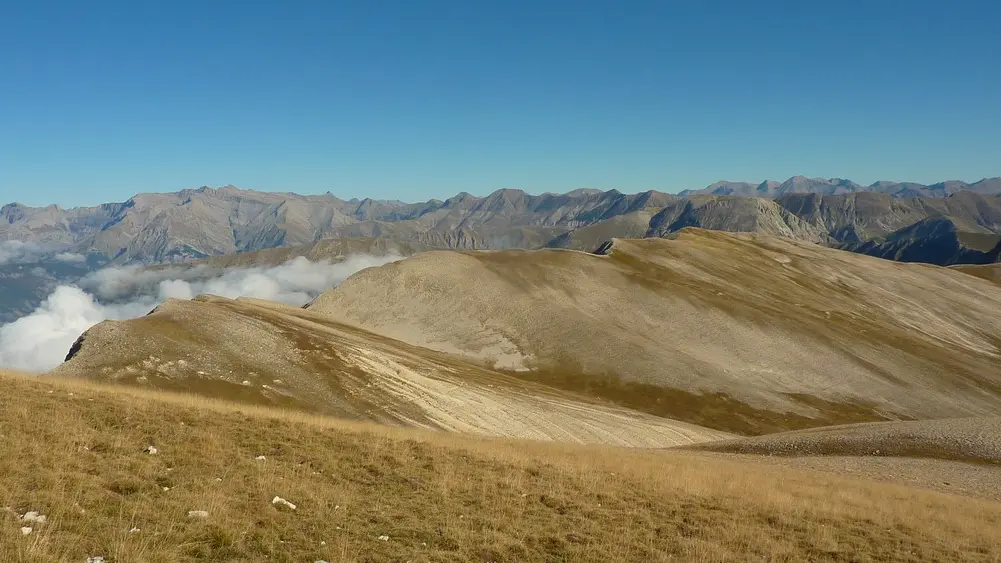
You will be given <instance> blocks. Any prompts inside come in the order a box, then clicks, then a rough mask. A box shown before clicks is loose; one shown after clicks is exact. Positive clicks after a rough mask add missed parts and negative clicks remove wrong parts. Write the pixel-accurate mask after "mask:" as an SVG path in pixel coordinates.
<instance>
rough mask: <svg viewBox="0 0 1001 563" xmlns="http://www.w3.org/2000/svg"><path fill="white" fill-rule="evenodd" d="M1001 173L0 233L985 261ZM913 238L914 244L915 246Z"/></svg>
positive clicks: (999, 221)
mask: <svg viewBox="0 0 1001 563" xmlns="http://www.w3.org/2000/svg"><path fill="white" fill-rule="evenodd" d="M998 194H1001V178H990V179H983V180H981V181H979V182H975V183H973V184H967V183H964V182H959V181H950V182H941V183H938V184H933V185H930V186H925V185H921V184H914V183H900V182H876V183H875V184H872V185H870V186H861V185H859V184H856V183H854V182H851V181H848V180H842V179H811V178H805V177H802V176H796V177H793V178H790V179H788V180H786V181H785V182H782V183H778V182H764V183H761V184H751V183H746V182H719V183H716V184H713V185H711V186H709V187H707V188H705V189H703V190H698V191H686V192H682V193H681V194H678V195H673V194H666V193H661V192H656V191H647V192H643V193H638V194H623V193H621V192H619V191H617V190H609V191H599V190H575V191H572V192H569V193H566V194H552V193H546V194H542V195H530V194H527V193H525V192H523V191H520V190H510V189H507V190H498V191H496V192H494V193H492V194H490V195H488V196H486V197H475V196H472V195H470V194H468V193H464V192H463V193H460V194H457V195H455V196H453V197H451V198H449V199H447V200H444V201H441V200H429V201H426V202H423V203H404V202H401V201H383V200H374V199H369V198H366V199H361V200H359V199H351V200H343V199H340V198H337V197H335V196H334V195H332V194H330V193H327V194H323V195H313V196H302V195H297V194H293V193H265V192H256V191H249V190H240V189H237V188H235V187H233V186H227V187H224V188H219V189H212V188H209V187H202V188H198V189H189V190H182V191H180V192H176V193H166V194H139V195H136V196H135V197H133V198H131V199H129V200H128V201H126V202H123V203H108V204H103V205H99V206H96V207H85V208H74V209H63V208H61V207H58V206H55V205H52V206H48V207H41V208H38V207H27V206H24V205H21V204H17V203H12V204H8V205H4V206H3V207H2V208H0V241H3V240H17V241H23V242H28V243H32V244H34V245H36V246H38V247H44V248H48V249H51V251H52V252H69V253H74V254H78V255H83V256H86V257H87V258H88V259H89V261H90V263H92V264H104V263H107V262H111V263H115V264H155V263H166V262H178V261H187V260H191V259H199V258H206V257H210V256H216V255H221V254H231V253H236V252H248V251H256V250H262V249H267V248H276V247H289V246H297V245H308V244H312V243H314V242H316V241H318V240H322V239H327V238H362V237H364V238H385V239H389V240H395V241H400V242H406V243H409V244H414V245H418V246H420V247H430V248H463V249H476V248H539V247H562V248H575V249H580V250H594V249H595V248H597V246H599V245H600V244H601V243H602V242H604V241H606V240H608V239H609V238H612V237H651V236H665V235H667V234H669V233H672V232H675V231H678V230H680V229H682V228H684V227H686V226H694V227H702V228H707V229H715V230H724V231H743V232H761V233H767V234H774V235H781V236H786V237H791V238H795V239H800V240H806V241H811V242H816V243H821V244H825V245H829V246H837V247H841V248H845V249H846V250H852V251H855V252H863V253H866V254H873V255H876V256H883V257H887V258H893V259H899V260H908V261H929V262H933V263H938V264H952V263H987V262H993V261H996V260H997V259H998V254H999V248H1001V247H998V246H997V245H998V243H999V242H1001V197H998ZM917 242H920V243H921V244H920V245H916V246H915V243H917Z"/></svg>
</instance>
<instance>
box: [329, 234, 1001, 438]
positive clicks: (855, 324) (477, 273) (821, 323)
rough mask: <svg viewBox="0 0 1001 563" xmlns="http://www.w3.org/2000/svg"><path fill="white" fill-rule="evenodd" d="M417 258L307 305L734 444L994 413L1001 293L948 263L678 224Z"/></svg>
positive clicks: (998, 393)
mask: <svg viewBox="0 0 1001 563" xmlns="http://www.w3.org/2000/svg"><path fill="white" fill-rule="evenodd" d="M602 251H603V252H604V253H605V254H606V255H603V256H597V255H593V254H587V253H582V252H572V251H567V250H556V249H548V250H538V251H491V252H426V253H422V254H418V255H416V256H414V257H411V258H408V259H405V260H401V261H397V262H394V263H392V264H389V265H385V266H381V267H378V268H369V269H367V270H364V271H362V272H359V273H358V274H356V275H354V276H352V277H351V278H349V279H348V280H346V281H345V282H344V283H343V284H341V285H340V286H338V287H337V288H335V289H332V290H330V291H328V292H326V293H324V294H322V295H320V296H319V297H318V298H317V299H316V300H315V301H314V302H313V303H312V304H311V305H310V306H309V310H310V311H313V312H315V313H317V314H320V315H324V316H327V317H328V318H330V319H333V320H336V321H339V322H343V323H348V324H352V325H355V326H359V327H362V328H364V329H366V330H369V331H372V332H375V333H378V334H382V335H385V336H388V337H391V338H395V339H399V340H402V341H405V342H408V343H410V344H413V345H417V346H422V347H427V348H431V349H436V350H440V351H442V352H448V353H453V354H457V355H461V356H464V357H466V358H468V359H471V360H475V361H480V362H484V363H486V364H487V365H491V366H493V367H495V368H497V369H502V370H505V371H508V372H510V373H511V374H512V375H514V376H516V377H520V378H523V379H528V380H533V381H537V382H541V383H545V384H547V385H550V386H552V387H558V388H562V389H566V390H571V391H574V392H577V393H585V394H590V395H593V396H600V397H603V398H606V399H609V400H612V401H615V402H617V403H619V404H621V405H623V406H627V407H629V408H633V409H638V410H643V411H645V412H649V413H653V414H657V415H659V416H667V417H671V418H676V419H679V420H684V421H687V422H693V423H696V424H700V425H703V426H710V427H713V428H718V429H724V430H727V431H731V432H736V433H742V434H760V433H767V432H775V431H778V430H787V429H792V428H803V427H808V426H820V425H825V424H836V423H847V422H860V421H873V420H881V419H908V418H917V419H924V418H944V417H958V416H992V415H997V414H998V413H999V412H1001V364H999V362H998V358H999V357H1001V339H999V337H998V335H999V334H1001V293H999V292H998V291H997V287H996V286H995V285H992V284H989V283H986V282H984V281H982V280H978V279H975V278H973V277H971V276H967V275H964V274H962V273H960V272H957V271H954V270H951V269H949V268H941V267H933V266H927V265H919V264H902V263H896V262H890V261H887V260H880V259H877V258H872V257H868V256H861V255H857V254H853V253H849V252H845V251H841V250H835V249H829V248H823V247H820V246H817V245H813V244H808V243H802V242H796V241H792V240H789V239H783V238H779V237H770V236H764V235H750V234H733V233H723V232H716V231H706V230H701V229H685V230H684V231H682V232H680V233H678V234H676V235H674V238H673V239H671V240H665V239H643V240H620V239H615V240H614V241H613V242H611V243H610V244H609V245H608V246H607V248H604V249H602Z"/></svg>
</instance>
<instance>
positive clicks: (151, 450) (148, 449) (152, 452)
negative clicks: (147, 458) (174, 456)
mask: <svg viewBox="0 0 1001 563" xmlns="http://www.w3.org/2000/svg"><path fill="white" fill-rule="evenodd" d="M144 451H145V452H146V453H148V454H149V455H156V454H157V452H159V451H160V450H158V449H156V448H155V447H153V446H146V449H145V450H144Z"/></svg>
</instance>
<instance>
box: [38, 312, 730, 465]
mask: <svg viewBox="0 0 1001 563" xmlns="http://www.w3.org/2000/svg"><path fill="white" fill-rule="evenodd" d="M54 373H56V374H60V375H76V376H83V377H89V378H95V379H100V380H106V381H115V382H122V383H129V384H133V385H141V386H150V387H153V388H159V389H168V390H176V391H186V392H194V393H197V394H200V395H204V396H209V397H216V398H224V399H231V400H237V401H241V402H249V403H258V404H269V405H279V406H284V407H290V408H297V409H305V410H308V411H312V412H318V413H323V414H330V415H335V416H339V417H345V418H350V419H355V420H369V421H376V422H380V423H384V424H391V425H402V426H414V427H422V428H434V429H443V430H451V431H458V432H468V433H478V434H489V435H497V436H512V437H525V438H538V439H550V440H561V441H570V442H601V443H612V444H622V445H632V446H656V445H672V444H684V443H689V442H694V441H699V440H706V439H714V438H718V437H721V436H724V434H723V433H721V432H716V431H712V430H708V429H705V428H701V427H698V426H694V425H690V424H685V423H681V422H676V421H672V420H667V419H664V418H659V417H655V416H651V415H649V414H642V413H638V412H634V411H630V410H627V409H624V408H621V407H616V406H613V405H609V404H598V403H595V402H593V401H588V400H585V399H582V398H579V397H575V396H572V395H570V394H568V393H565V392H557V391H554V390H549V389H546V388H544V387H542V386H539V385H534V384H530V383H526V382H522V381H519V380H517V379H515V378H512V377H509V376H506V375H503V374H500V373H497V372H493V371H490V370H488V369H485V368H482V367H479V366H476V365H472V364H469V363H467V362H463V361H461V360H456V359H455V358H449V357H447V356H445V355H443V354H439V353H436V352H433V351H429V350H422V349H419V348H416V347H413V346H409V345H406V344H404V343H401V342H397V341H393V340H390V339H387V338H383V337H379V336H376V335H373V334H369V333H366V332H364V331H360V330H357V329H353V328H349V327H345V326H342V325H339V324H337V323H333V322H330V321H328V320H325V319H324V318H323V317H320V316H318V315H315V314H313V313H310V312H308V311H304V310H302V309H297V308H293V307H286V306H281V305H277V304H273V303H268V302H262V301H251V300H237V301H234V300H229V299H222V298H217V297H209V296H206V297H201V298H199V299H197V300H195V301H179V300H171V301H168V302H167V303H165V304H163V305H161V306H160V307H158V308H157V309H156V310H155V311H154V312H152V313H151V314H150V315H148V316H146V317H143V318H139V319H134V320H130V321H124V322H111V321H108V322H104V323H101V324H99V325H97V326H95V327H93V328H92V329H90V330H89V331H87V333H86V334H85V335H84V336H83V337H82V338H81V340H80V341H79V342H78V343H77V345H76V346H74V349H73V351H72V352H71V357H70V358H69V359H68V361H67V362H66V363H65V364H63V365H62V366H60V367H59V368H58V369H56V370H55V371H54Z"/></svg>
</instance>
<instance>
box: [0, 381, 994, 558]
mask: <svg viewBox="0 0 1001 563" xmlns="http://www.w3.org/2000/svg"><path fill="white" fill-rule="evenodd" d="M0 434H2V437H0V475H2V478H0V507H8V508H9V510H5V511H3V512H0V560H2V561H38V562H43V561H44V562H52V561H84V560H86V558H87V557H92V556H98V555H100V556H103V557H105V560H106V561H109V562H125V561H128V562H135V561H165V562H166V561H170V562H176V561H262V560H268V561H280V562H284V561H288V562H292V561H296V562H299V561H316V560H321V559H322V560H327V561H665V560H691V561H724V560H730V561H734V560H739V561H804V560H811V561H960V560H962V561H997V560H998V558H1001V532H999V530H1001V505H999V504H996V503H990V502H986V501H978V500H974V499H969V498H964V497H955V496H948V495H943V494H940V493H934V492H929V491H921V490H916V489H909V488H905V487H902V486H896V485H888V484H877V483H873V482H866V481H860V480H852V479H847V478H841V477H837V476H832V475H829V474H820V473H807V472H801V471H795V470H787V469H783V468H769V469H768V470H767V471H749V470H748V467H749V466H747V465H742V464H739V463H735V462H731V461H727V460H721V459H711V458H705V457H699V456H696V455H694V454H681V453H673V452H655V451H641V450H626V449H618V448H613V447H608V446H570V445H558V444H552V443H543V442H518V441H506V440H496V439H474V438H472V437H464V436H460V435H453V434H444V433H432V432H424V431H414V430H394V429H390V428H387V427H379V426H371V425H365V424H360V423H347V422H342V421H336V420H333V419H327V418H320V417H312V416H307V415H303V414H291V413H284V412H279V411H273V410H265V409H262V408H255V407H236V406H235V405H230V404H226V403H221V402H214V401H210V400H206V399H203V398H192V397H185V396H179V395H165V394H156V393H153V392H146V391H141V390H138V389H135V388H124V387H123V388H112V387H101V386H98V385H96V384H93V383H87V382H83V381H79V380H77V381H65V380H58V379H53V378H44V379H42V378H39V379H34V378H27V377H24V376H14V375H2V376H0ZM149 445H154V446H155V447H156V448H157V449H158V452H157V453H156V454H155V455H150V454H147V453H144V449H145V448H146V447H147V446H149ZM260 455H263V456H265V459H263V460H258V459H255V458H257V456H260ZM275 496H280V497H282V498H284V499H287V500H289V501H291V502H292V503H294V504H296V509H295V510H294V511H288V510H280V509H278V508H276V507H275V506H274V505H273V504H272V499H273V498H274V497H275ZM192 510H204V511H207V512H208V517H207V518H204V519H189V518H187V517H186V515H187V513H188V511H192ZM27 511H38V512H40V513H41V514H44V515H46V517H47V521H46V522H45V523H43V524H32V525H31V526H32V527H33V530H32V531H31V533H30V534H28V535H22V534H21V532H20V528H21V526H23V525H26V524H25V523H23V522H19V521H18V519H17V518H18V515H20V514H24V513H25V512H27ZM380 537H385V538H386V539H384V540H380Z"/></svg>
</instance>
